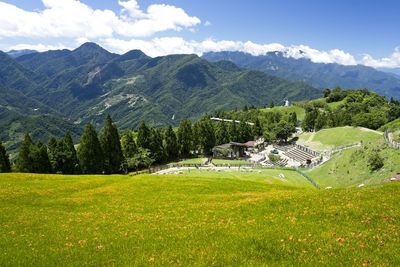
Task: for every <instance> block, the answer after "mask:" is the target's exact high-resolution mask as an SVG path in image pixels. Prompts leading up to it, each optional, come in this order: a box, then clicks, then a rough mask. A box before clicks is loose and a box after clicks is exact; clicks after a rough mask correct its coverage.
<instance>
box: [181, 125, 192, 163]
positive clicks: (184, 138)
mask: <svg viewBox="0 0 400 267" xmlns="http://www.w3.org/2000/svg"><path fill="white" fill-rule="evenodd" d="M178 146H179V155H180V157H182V158H187V157H189V156H190V151H191V149H192V124H191V123H190V121H189V120H187V119H184V120H182V121H181V123H180V125H179V129H178Z"/></svg>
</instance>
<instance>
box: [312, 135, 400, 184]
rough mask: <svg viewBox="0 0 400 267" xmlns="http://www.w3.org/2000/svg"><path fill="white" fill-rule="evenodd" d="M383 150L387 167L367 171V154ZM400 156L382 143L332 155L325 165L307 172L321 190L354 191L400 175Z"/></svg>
mask: <svg viewBox="0 0 400 267" xmlns="http://www.w3.org/2000/svg"><path fill="white" fill-rule="evenodd" d="M373 147H375V148H380V149H381V151H380V155H381V156H382V157H383V159H384V163H385V165H384V166H383V168H382V169H380V170H378V171H374V172H371V171H370V170H369V168H368V153H369V151H370V149H371V148H373ZM399 162H400V152H399V150H396V149H391V148H389V147H386V146H385V144H384V143H383V141H381V142H378V143H377V144H376V145H367V146H363V147H355V148H351V149H347V150H343V151H341V152H338V153H336V154H334V155H333V157H332V158H331V159H330V160H329V161H328V162H326V163H325V164H323V165H321V166H319V167H317V168H315V169H312V170H307V171H305V172H306V173H307V174H308V175H309V176H310V177H311V178H313V180H314V181H316V182H317V183H318V184H319V185H320V186H321V187H326V186H332V187H355V186H358V185H360V184H365V185H373V184H380V183H382V182H384V181H385V180H387V179H390V178H391V177H393V176H394V175H395V174H396V173H397V172H400V165H399Z"/></svg>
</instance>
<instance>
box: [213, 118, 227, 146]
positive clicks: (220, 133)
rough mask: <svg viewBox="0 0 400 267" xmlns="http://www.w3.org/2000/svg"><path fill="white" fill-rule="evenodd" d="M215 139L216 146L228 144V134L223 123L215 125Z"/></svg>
mask: <svg viewBox="0 0 400 267" xmlns="http://www.w3.org/2000/svg"><path fill="white" fill-rule="evenodd" d="M215 138H216V144H217V145H222V144H226V143H228V142H229V132H228V129H227V127H226V123H225V122H223V121H222V122H220V123H218V124H217V129H216V130H215Z"/></svg>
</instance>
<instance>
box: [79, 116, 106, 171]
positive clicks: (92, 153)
mask: <svg viewBox="0 0 400 267" xmlns="http://www.w3.org/2000/svg"><path fill="white" fill-rule="evenodd" d="M77 154H78V160H79V165H80V167H81V170H82V172H83V173H85V174H97V173H102V171H103V163H104V160H103V151H102V150H101V145H100V141H99V139H98V137H97V132H96V129H95V128H94V127H93V125H92V124H90V123H89V124H88V125H86V127H85V130H84V131H83V134H82V136H81V139H80V145H79V147H78V153H77Z"/></svg>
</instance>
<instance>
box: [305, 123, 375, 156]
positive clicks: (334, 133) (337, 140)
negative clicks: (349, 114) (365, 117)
mask: <svg viewBox="0 0 400 267" xmlns="http://www.w3.org/2000/svg"><path fill="white" fill-rule="evenodd" d="M380 140H383V135H382V132H378V131H373V130H370V129H366V128H361V127H350V126H345V127H336V128H328V129H322V130H320V131H318V132H316V133H315V132H312V133H302V134H301V135H300V136H299V140H298V143H299V144H302V145H304V146H307V147H310V148H311V149H314V150H317V151H324V150H331V149H333V148H335V147H339V146H343V145H348V144H352V143H355V142H360V141H362V142H363V143H371V142H377V141H380Z"/></svg>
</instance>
